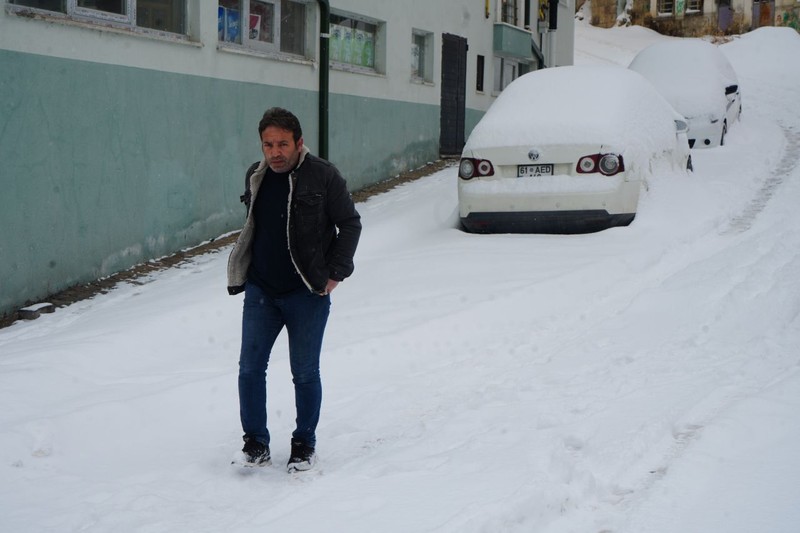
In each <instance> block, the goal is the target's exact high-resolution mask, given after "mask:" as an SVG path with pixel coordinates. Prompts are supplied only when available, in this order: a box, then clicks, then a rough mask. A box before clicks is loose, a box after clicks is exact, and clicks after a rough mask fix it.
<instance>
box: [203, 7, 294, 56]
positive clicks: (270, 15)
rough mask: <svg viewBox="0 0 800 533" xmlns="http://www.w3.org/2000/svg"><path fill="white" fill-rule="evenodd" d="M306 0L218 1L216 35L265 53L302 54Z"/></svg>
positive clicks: (226, 40) (224, 40) (227, 41)
mask: <svg viewBox="0 0 800 533" xmlns="http://www.w3.org/2000/svg"><path fill="white" fill-rule="evenodd" d="M306 7H307V6H306V2H303V1H293V0H219V6H218V8H217V30H218V38H219V40H220V42H223V43H235V44H240V45H242V46H244V47H246V48H252V49H254V50H262V51H267V52H282V53H287V54H293V55H299V56H305V55H306V20H307V13H306Z"/></svg>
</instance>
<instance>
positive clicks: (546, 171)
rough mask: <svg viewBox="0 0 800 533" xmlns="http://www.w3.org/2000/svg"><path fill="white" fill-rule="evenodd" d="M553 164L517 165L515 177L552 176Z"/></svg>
mask: <svg viewBox="0 0 800 533" xmlns="http://www.w3.org/2000/svg"><path fill="white" fill-rule="evenodd" d="M552 175H553V165H517V177H518V178H527V177H528V176H552Z"/></svg>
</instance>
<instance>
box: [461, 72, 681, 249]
mask: <svg viewBox="0 0 800 533" xmlns="http://www.w3.org/2000/svg"><path fill="white" fill-rule="evenodd" d="M687 168H691V159H690V151H689V142H688V138H687V135H686V123H685V122H684V121H683V117H681V116H680V115H679V114H678V113H676V112H675V110H674V109H673V108H672V106H670V104H669V103H668V102H667V101H666V100H665V99H664V97H663V96H661V95H660V94H659V93H658V91H656V90H655V88H654V87H653V86H652V85H651V84H650V83H648V82H647V80H645V79H644V78H642V77H641V76H640V75H638V74H637V73H635V72H633V71H632V70H628V69H625V68H623V67H612V66H564V67H556V68H549V69H545V70H539V71H535V72H531V73H528V74H525V75H523V76H521V77H519V78H517V79H516V80H514V82H512V83H511V84H510V85H509V86H508V87H506V89H505V90H503V92H502V93H501V94H500V96H498V98H497V100H495V102H494V103H493V104H492V105H491V107H490V108H489V110H488V111H487V112H486V114H485V115H484V116H483V118H482V119H481V120H480V121H479V122H478V124H477V125H476V126H475V128H474V129H473V131H472V133H471V134H470V136H469V139H468V140H467V143H466V145H465V146H464V150H463V152H462V154H461V162H460V165H459V172H458V175H459V179H458V205H459V215H460V218H461V223H462V225H463V227H464V228H465V229H466V230H467V231H470V232H478V233H584V232H592V231H599V230H603V229H606V228H609V227H612V226H622V225H628V224H630V222H631V221H632V220H633V219H634V217H635V215H636V211H637V206H638V202H639V190H640V187H641V186H642V182H643V181H644V180H646V179H647V178H648V176H650V175H652V174H653V173H658V172H674V171H685V170H686V169H687Z"/></svg>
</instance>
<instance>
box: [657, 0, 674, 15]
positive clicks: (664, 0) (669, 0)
mask: <svg viewBox="0 0 800 533" xmlns="http://www.w3.org/2000/svg"><path fill="white" fill-rule="evenodd" d="M656 9H657V10H658V14H659V15H672V14H673V13H674V9H675V0H658V2H657V3H656Z"/></svg>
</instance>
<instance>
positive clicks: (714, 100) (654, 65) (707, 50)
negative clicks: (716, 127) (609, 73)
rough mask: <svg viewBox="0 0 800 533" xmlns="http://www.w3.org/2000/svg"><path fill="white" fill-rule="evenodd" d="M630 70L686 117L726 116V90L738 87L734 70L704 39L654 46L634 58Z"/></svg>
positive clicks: (665, 42) (677, 41)
mask: <svg viewBox="0 0 800 533" xmlns="http://www.w3.org/2000/svg"><path fill="white" fill-rule="evenodd" d="M629 68H630V69H632V70H635V71H636V72H638V73H640V74H641V75H643V76H644V77H645V78H647V79H648V80H650V82H651V83H653V85H655V86H656V88H657V89H658V90H659V92H660V93H661V94H663V95H664V97H666V99H667V100H669V102H670V103H671V104H672V105H673V106H674V107H675V109H676V110H677V111H678V112H679V113H681V114H683V115H684V116H687V117H695V116H699V115H702V114H709V113H712V112H713V111H714V110H717V111H719V110H721V111H722V112H724V110H725V106H726V103H727V100H726V98H725V87H727V86H728V85H735V84H738V79H737V76H736V72H735V71H734V70H733V67H732V66H731V64H730V63H729V62H728V60H727V59H726V58H725V56H724V55H723V54H722V52H720V51H719V49H717V47H716V46H715V45H713V44H711V43H709V42H707V41H703V40H702V39H675V40H671V41H662V42H658V43H655V44H652V45H650V46H648V47H647V48H645V49H644V50H642V51H641V52H639V53H638V54H637V55H636V57H634V58H633V61H631V64H630V66H629Z"/></svg>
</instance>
